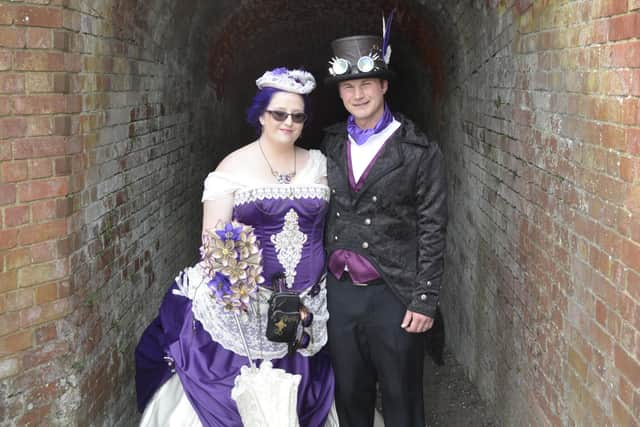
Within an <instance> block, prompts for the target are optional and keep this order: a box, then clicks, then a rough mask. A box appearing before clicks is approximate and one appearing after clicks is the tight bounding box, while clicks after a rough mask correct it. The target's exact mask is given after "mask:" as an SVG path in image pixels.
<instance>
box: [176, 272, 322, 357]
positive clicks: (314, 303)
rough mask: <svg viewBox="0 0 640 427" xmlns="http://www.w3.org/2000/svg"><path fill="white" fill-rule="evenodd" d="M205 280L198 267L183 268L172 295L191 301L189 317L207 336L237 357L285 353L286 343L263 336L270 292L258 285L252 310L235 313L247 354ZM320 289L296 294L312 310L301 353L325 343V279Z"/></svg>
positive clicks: (309, 353) (311, 351)
mask: <svg viewBox="0 0 640 427" xmlns="http://www.w3.org/2000/svg"><path fill="white" fill-rule="evenodd" d="M206 282H207V279H206V278H205V277H204V276H203V272H202V269H201V268H200V267H199V266H198V265H196V266H195V267H189V268H186V269H185V270H184V271H183V272H182V273H181V274H180V275H179V276H178V277H176V284H177V286H178V290H175V291H174V294H177V295H182V296H184V297H187V298H189V299H190V300H191V301H192V307H191V309H192V311H193V316H194V317H195V318H196V320H198V321H200V323H202V327H203V328H204V329H205V330H206V331H207V332H208V333H209V334H210V335H211V338H212V339H213V341H216V342H218V343H219V344H220V345H222V346H223V347H224V348H225V349H227V350H229V351H232V352H234V353H236V354H239V355H241V356H247V357H251V358H253V359H265V360H271V359H279V358H282V357H284V356H285V355H286V354H287V351H288V346H287V344H286V343H277V342H272V341H269V340H268V339H267V337H266V327H267V309H268V307H269V304H268V302H267V301H268V300H269V297H270V296H271V291H270V290H269V289H265V288H262V287H261V288H259V291H258V294H257V295H256V296H252V298H251V303H250V304H251V306H252V311H253V313H250V314H248V315H242V316H239V320H240V325H241V326H242V332H243V334H244V337H245V339H246V341H247V346H248V347H249V352H250V353H251V354H250V355H247V352H246V350H245V348H244V345H243V343H242V340H240V339H238V337H239V335H238V325H237V323H236V319H235V317H234V315H233V314H232V313H230V312H228V311H226V310H225V309H224V307H223V306H222V305H221V304H219V303H218V302H216V300H215V299H214V298H211V291H210V290H209V288H208V287H207V284H206ZM319 285H320V288H321V290H320V292H319V293H318V294H317V295H315V296H313V297H311V296H310V295H309V291H310V290H311V288H310V289H309V290H307V291H305V292H302V293H301V294H300V298H301V301H302V304H304V306H305V307H307V308H308V309H309V311H310V312H311V313H313V322H312V323H311V326H310V327H309V328H305V331H307V332H308V333H309V335H310V336H311V342H310V343H309V346H308V347H307V348H303V349H298V352H299V353H301V354H302V355H304V356H313V355H314V354H316V353H317V352H318V351H319V350H320V349H321V348H322V347H323V346H324V345H325V344H326V343H327V326H326V325H327V320H329V312H328V311H327V290H326V284H325V281H322V282H321V283H320V284H319Z"/></svg>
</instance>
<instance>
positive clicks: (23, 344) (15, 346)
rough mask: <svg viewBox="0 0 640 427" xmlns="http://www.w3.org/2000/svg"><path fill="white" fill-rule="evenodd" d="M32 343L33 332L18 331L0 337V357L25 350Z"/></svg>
mask: <svg viewBox="0 0 640 427" xmlns="http://www.w3.org/2000/svg"><path fill="white" fill-rule="evenodd" d="M32 345H33V332H32V331H20V332H18V333H15V334H13V335H8V336H4V337H1V338H0V357H3V356H9V355H11V354H15V353H17V352H19V351H22V350H26V349H28V348H30V347H31V346H32Z"/></svg>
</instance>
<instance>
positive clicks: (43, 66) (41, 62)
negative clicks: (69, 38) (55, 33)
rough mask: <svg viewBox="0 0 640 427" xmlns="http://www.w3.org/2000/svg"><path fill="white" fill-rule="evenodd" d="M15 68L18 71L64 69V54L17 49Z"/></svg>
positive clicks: (14, 59)
mask: <svg viewBox="0 0 640 427" xmlns="http://www.w3.org/2000/svg"><path fill="white" fill-rule="evenodd" d="M13 69H14V70H18V71H64V69H65V64H64V54H62V53H61V52H45V51H33V50H25V51H16V52H15V54H14V56H13Z"/></svg>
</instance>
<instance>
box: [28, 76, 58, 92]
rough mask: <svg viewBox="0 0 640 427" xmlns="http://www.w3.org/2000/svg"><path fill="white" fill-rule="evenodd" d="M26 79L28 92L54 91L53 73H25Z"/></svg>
mask: <svg viewBox="0 0 640 427" xmlns="http://www.w3.org/2000/svg"><path fill="white" fill-rule="evenodd" d="M25 81H26V83H25V85H26V87H27V92H29V93H30V94H32V95H33V94H35V93H42V92H45V93H49V92H53V91H54V90H53V76H52V73H25Z"/></svg>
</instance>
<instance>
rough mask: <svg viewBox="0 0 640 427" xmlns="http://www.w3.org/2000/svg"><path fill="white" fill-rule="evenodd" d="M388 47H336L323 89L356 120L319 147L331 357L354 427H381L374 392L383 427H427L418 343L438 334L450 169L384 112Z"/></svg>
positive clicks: (343, 420) (342, 407) (358, 39)
mask: <svg viewBox="0 0 640 427" xmlns="http://www.w3.org/2000/svg"><path fill="white" fill-rule="evenodd" d="M386 44H387V43H386V42H383V40H382V38H380V37H376V36H355V37H347V38H343V39H338V40H335V41H334V42H333V43H332V49H333V53H334V55H335V56H334V58H332V60H331V61H330V62H329V64H330V69H329V71H330V76H329V77H328V78H327V80H326V81H327V82H330V83H337V86H338V92H339V94H340V98H341V99H342V102H343V104H344V107H345V109H346V110H347V111H348V112H349V113H350V115H349V118H348V120H347V122H346V123H339V124H337V125H334V126H331V127H329V128H327V129H326V135H325V138H324V141H323V145H324V148H325V153H326V156H327V173H328V181H329V186H330V187H331V191H332V194H331V203H330V209H329V213H328V218H327V228H326V237H325V239H326V248H327V251H328V255H329V270H330V272H331V273H330V274H329V275H328V279H327V289H328V308H329V313H330V316H331V317H330V319H329V325H328V331H329V351H330V354H331V359H332V363H333V367H334V370H335V376H336V404H337V405H336V406H337V409H338V415H339V418H340V425H341V426H346V427H370V426H372V425H373V418H374V405H375V400H376V383H379V386H380V391H381V394H382V408H383V417H384V422H385V425H386V426H387V427H424V425H425V420H424V413H423V412H424V410H423V399H422V370H423V358H424V347H423V337H422V333H423V332H425V331H427V330H428V329H429V328H431V326H432V324H433V317H434V315H435V312H436V307H437V305H438V296H439V292H440V283H441V278H442V273H443V258H444V248H445V232H446V223H447V202H446V192H447V189H446V180H445V171H444V161H443V157H442V154H441V152H440V149H439V148H438V146H437V145H436V144H434V143H431V142H429V141H428V140H427V138H426V137H425V135H424V134H423V133H421V132H420V131H419V130H418V129H416V127H415V126H414V124H413V123H412V122H411V121H409V120H408V119H406V118H404V117H402V116H401V115H399V114H392V113H391V111H390V110H389V108H388V107H387V105H386V104H385V101H384V95H385V93H386V92H387V90H388V88H389V81H388V79H389V77H390V75H391V73H390V71H389V70H388V62H389V56H390V54H389V53H390V52H389V49H390V48H389V47H388V46H386ZM380 46H382V49H381V48H380Z"/></svg>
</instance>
